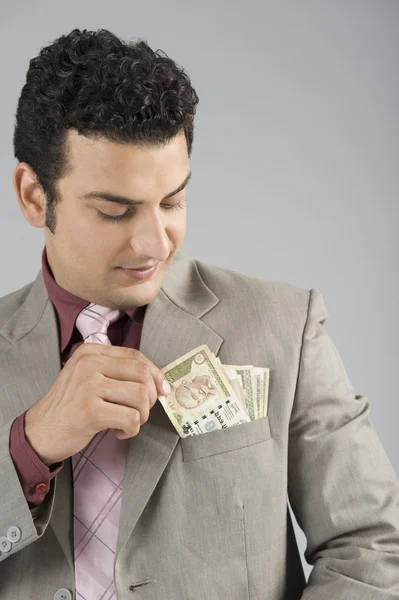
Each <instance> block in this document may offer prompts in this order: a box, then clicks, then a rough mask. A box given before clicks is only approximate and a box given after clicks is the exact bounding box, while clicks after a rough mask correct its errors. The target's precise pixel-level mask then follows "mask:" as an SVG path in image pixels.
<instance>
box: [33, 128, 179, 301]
mask: <svg viewBox="0 0 399 600" xmlns="http://www.w3.org/2000/svg"><path fill="white" fill-rule="evenodd" d="M68 138H69V146H70V149H71V151H70V161H71V163H72V165H73V169H72V170H71V172H70V173H69V174H68V175H67V176H66V177H65V178H63V179H61V180H60V181H59V182H58V189H59V194H60V197H61V201H60V203H59V204H58V205H57V207H56V227H55V233H54V234H52V233H51V232H50V230H49V229H47V228H45V239H46V248H47V256H48V261H49V265H50V267H51V270H52V272H53V275H54V277H55V279H56V281H57V283H58V284H59V285H60V286H61V287H63V288H64V289H66V290H68V291H70V292H71V293H73V294H75V295H77V296H79V297H81V298H83V299H85V300H88V301H90V302H94V303H97V304H100V305H102V306H107V307H110V308H119V309H124V308H130V307H133V306H142V305H144V304H147V303H148V302H150V301H151V300H152V299H153V298H154V297H155V296H156V295H157V293H158V291H159V289H160V287H161V284H162V279H163V277H164V275H165V272H166V270H167V268H168V265H169V264H170V262H171V261H172V260H173V258H174V256H175V254H176V252H177V250H178V249H179V247H180V245H181V243H182V241H183V239H184V235H185V231H186V206H185V195H186V190H185V189H182V190H181V191H180V192H178V193H176V194H175V195H173V196H171V197H167V198H166V196H168V195H169V194H170V193H171V192H174V191H175V190H176V189H178V188H179V186H180V185H181V184H182V183H183V182H184V181H185V180H186V178H187V176H188V175H189V173H190V164H189V158H188V153H187V145H186V139H185V136H184V132H182V133H181V134H179V135H178V136H177V137H176V138H175V139H174V140H173V141H172V142H170V143H169V144H167V145H166V146H164V147H163V148H159V149H156V148H155V149H154V148H140V147H139V146H135V145H131V144H130V145H127V144H126V145H123V144H116V143H114V142H109V141H106V140H91V139H89V138H86V137H85V136H82V135H78V133H77V132H76V131H74V130H69V132H68ZM95 191H102V192H106V193H108V194H112V195H113V196H123V197H125V198H127V199H131V200H135V201H138V202H139V203H137V204H136V205H134V206H131V205H128V204H120V203H115V202H112V201H110V200H107V199H103V198H99V197H98V196H96V195H95V194H94V195H93V192H95ZM88 194H90V197H88ZM107 217H108V218H107ZM112 217H114V218H115V219H112ZM116 219H119V220H116ZM152 265H156V266H155V271H154V273H153V274H152V275H151V276H150V277H148V278H146V279H137V278H132V276H131V275H128V274H127V273H126V272H125V271H124V270H123V268H131V269H137V268H140V267H146V266H152Z"/></svg>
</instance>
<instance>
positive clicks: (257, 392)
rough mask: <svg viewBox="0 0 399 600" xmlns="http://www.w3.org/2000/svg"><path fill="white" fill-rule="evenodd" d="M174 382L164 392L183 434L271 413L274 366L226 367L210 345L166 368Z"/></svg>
mask: <svg viewBox="0 0 399 600" xmlns="http://www.w3.org/2000/svg"><path fill="white" fill-rule="evenodd" d="M162 372H163V373H164V375H165V377H166V379H167V380H168V382H169V384H170V386H171V392H170V393H169V394H168V396H159V400H160V402H161V404H162V406H163V407H164V409H165V411H166V413H167V415H168V416H169V419H170V420H171V422H172V424H173V425H174V427H175V429H176V431H177V432H178V433H179V435H180V436H181V437H187V436H190V435H197V434H200V433H207V432H209V431H213V430H214V429H223V428H225V427H231V426H234V425H240V424H242V423H246V422H248V421H254V420H256V419H260V418H262V417H265V416H266V415H267V408H268V394H269V378H270V370H269V369H268V368H265V367H254V366H253V365H244V366H241V365H225V364H222V362H221V361H220V359H219V357H216V356H215V355H214V354H213V352H212V351H211V350H210V349H209V348H208V346H206V345H202V346H198V347H197V348H194V349H193V350H192V351H191V352H188V353H187V354H185V355H184V356H181V357H180V358H178V359H177V360H175V361H174V362H173V363H171V364H169V365H167V366H166V367H164V368H163V369H162Z"/></svg>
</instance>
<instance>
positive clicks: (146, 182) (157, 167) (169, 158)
mask: <svg viewBox="0 0 399 600" xmlns="http://www.w3.org/2000/svg"><path fill="white" fill-rule="evenodd" d="M67 153H68V159H69V163H70V165H71V171H70V173H69V175H67V178H70V180H71V181H73V182H75V183H77V182H81V183H82V184H83V186H84V188H87V189H89V188H94V187H96V188H99V187H101V185H103V186H104V187H106V186H109V184H110V183H113V184H114V185H117V186H119V187H120V191H121V192H123V189H124V188H125V187H126V186H128V187H130V186H132V185H134V188H135V190H136V195H137V194H140V191H141V192H142V193H143V194H145V193H148V192H149V191H150V192H151V189H153V190H154V193H155V192H157V191H161V193H162V190H164V189H165V187H166V188H168V189H174V187H173V186H175V187H176V186H177V185H178V184H179V183H181V181H183V180H184V178H185V176H186V175H187V172H188V171H189V166H190V165H189V157H188V152H187V143H186V139H185V135H184V132H181V133H179V134H178V135H177V136H176V137H175V138H174V139H173V140H171V141H170V142H168V143H167V144H165V145H164V146H162V147H144V146H139V145H135V144H120V143H116V142H111V141H109V140H106V139H104V138H97V139H95V138H90V137H87V136H85V135H80V134H79V133H78V132H77V131H76V130H69V131H68V132H67Z"/></svg>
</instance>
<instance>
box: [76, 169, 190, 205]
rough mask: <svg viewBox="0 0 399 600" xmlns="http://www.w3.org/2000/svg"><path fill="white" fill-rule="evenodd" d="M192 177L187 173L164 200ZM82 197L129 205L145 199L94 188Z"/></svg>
mask: <svg viewBox="0 0 399 600" xmlns="http://www.w3.org/2000/svg"><path fill="white" fill-rule="evenodd" d="M190 179H191V171H190V173H189V174H188V175H187V177H186V179H185V180H184V181H183V183H181V184H180V185H179V187H178V188H177V189H175V190H174V191H173V192H170V194H166V196H165V197H164V198H163V199H162V202H163V201H164V200H167V198H171V196H175V194H178V193H179V192H181V191H182V189H183V188H185V187H186V185H187V184H188V182H189V181H190ZM81 197H82V198H87V199H89V198H100V199H101V200H107V201H108V202H116V203H117V204H127V205H129V206H136V205H137V204H144V201H143V200H133V199H132V198H127V197H126V196H119V195H115V194H111V193H110V192H105V191H103V190H94V191H92V192H87V193H86V194H83V196H81Z"/></svg>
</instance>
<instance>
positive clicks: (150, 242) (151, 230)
mask: <svg viewBox="0 0 399 600" xmlns="http://www.w3.org/2000/svg"><path fill="white" fill-rule="evenodd" d="M140 217H141V218H140V219H137V221H136V222H135V225H134V230H133V233H132V238H131V246H132V248H133V250H134V253H135V254H136V255H137V256H141V257H143V258H144V257H146V258H150V259H155V260H158V261H163V260H166V259H167V258H168V256H169V254H170V251H171V247H170V240H169V237H168V234H167V232H166V229H165V224H164V222H163V219H162V215H161V214H160V209H158V208H157V207H155V208H152V207H149V208H148V210H145V211H142V213H141V215H140Z"/></svg>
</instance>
